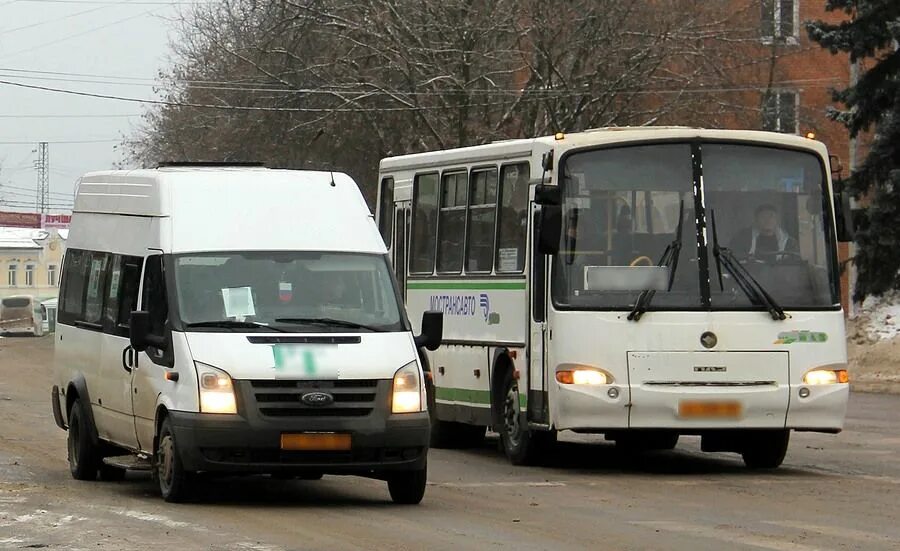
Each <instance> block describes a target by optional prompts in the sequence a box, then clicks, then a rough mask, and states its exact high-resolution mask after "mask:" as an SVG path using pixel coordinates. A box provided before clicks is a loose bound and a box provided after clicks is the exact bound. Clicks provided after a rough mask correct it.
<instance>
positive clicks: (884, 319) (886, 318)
mask: <svg viewBox="0 0 900 551" xmlns="http://www.w3.org/2000/svg"><path fill="white" fill-rule="evenodd" d="M853 321H854V322H855V323H854V324H855V325H856V328H857V330H858V331H860V332H861V333H863V334H864V335H865V336H866V337H868V339H869V340H874V341H881V340H888V339H892V338H894V337H896V336H898V335H900V291H894V292H891V293H886V294H884V295H883V296H880V297H868V298H867V299H866V300H865V302H863V304H862V306H861V307H860V308H859V310H858V312H857V314H856V315H855V316H854V317H853Z"/></svg>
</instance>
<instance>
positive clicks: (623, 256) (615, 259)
mask: <svg viewBox="0 0 900 551" xmlns="http://www.w3.org/2000/svg"><path fill="white" fill-rule="evenodd" d="M633 233H634V232H633V224H632V220H631V207H629V206H628V205H622V207H621V208H620V209H619V214H618V216H617V217H616V231H615V233H613V239H612V250H611V251H610V252H611V253H612V265H613V266H628V265H629V264H631V261H632V260H634V256H635V255H634V235H633Z"/></svg>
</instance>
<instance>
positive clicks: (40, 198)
mask: <svg viewBox="0 0 900 551" xmlns="http://www.w3.org/2000/svg"><path fill="white" fill-rule="evenodd" d="M37 154H38V158H37V160H36V161H35V162H34V168H35V170H37V177H38V181H37V201H36V204H35V207H36V209H37V210H38V212H40V213H41V214H46V213H47V210H48V209H49V208H50V144H49V143H47V142H40V143H39V144H38V148H37Z"/></svg>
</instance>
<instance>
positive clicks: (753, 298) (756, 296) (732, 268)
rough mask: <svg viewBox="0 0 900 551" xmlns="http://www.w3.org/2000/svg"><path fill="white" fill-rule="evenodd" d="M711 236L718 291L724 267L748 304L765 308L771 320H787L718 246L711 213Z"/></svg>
mask: <svg viewBox="0 0 900 551" xmlns="http://www.w3.org/2000/svg"><path fill="white" fill-rule="evenodd" d="M712 236H713V256H714V257H715V259H716V271H717V272H718V277H719V289H720V290H721V291H724V290H725V283H724V282H723V281H722V267H723V266H724V267H725V269H726V270H728V273H730V274H731V276H732V277H733V278H734V280H735V281H736V282H737V284H738V287H740V288H741V291H743V292H744V294H745V295H747V298H749V299H750V302H752V303H753V304H759V305H761V306H765V307H766V310H768V311H769V315H770V316H772V319H773V320H776V321H781V320H784V319H787V315H785V313H784V309H783V308H782V307H781V306H780V305H779V304H778V303H777V302H776V301H775V299H774V298H773V297H772V295H770V294H769V293H768V292H767V291H766V289H765V288H764V287H763V286H762V284H760V282H759V281H758V280H757V279H756V278H755V277H753V274H751V273H750V272H749V271H748V270H747V268H745V267H744V265H743V264H741V263H740V262H739V261H738V259H737V258H735V256H734V253H732V252H731V249H728V248H726V247H720V246H719V236H718V233H717V232H716V213H715V211H712Z"/></svg>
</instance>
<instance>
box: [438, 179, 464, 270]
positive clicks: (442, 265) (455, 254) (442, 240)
mask: <svg viewBox="0 0 900 551" xmlns="http://www.w3.org/2000/svg"><path fill="white" fill-rule="evenodd" d="M468 179H469V175H468V173H467V172H453V173H449V174H448V173H444V174H443V177H442V178H441V211H440V219H439V220H438V251H437V271H438V272H439V273H459V272H460V271H461V270H462V264H463V241H464V240H465V230H466V195H467V192H468V187H469V186H468Z"/></svg>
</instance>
